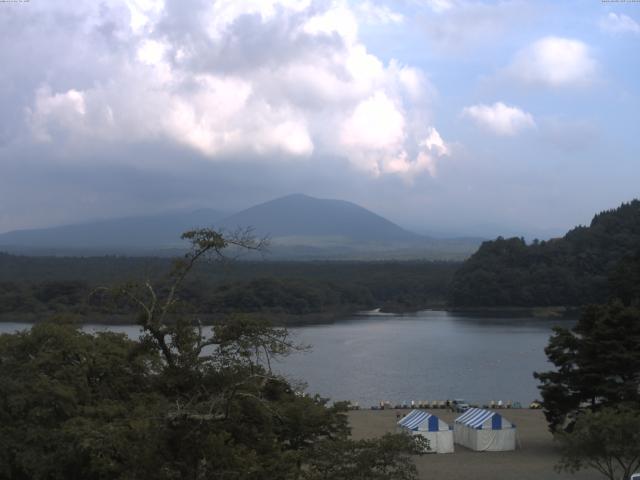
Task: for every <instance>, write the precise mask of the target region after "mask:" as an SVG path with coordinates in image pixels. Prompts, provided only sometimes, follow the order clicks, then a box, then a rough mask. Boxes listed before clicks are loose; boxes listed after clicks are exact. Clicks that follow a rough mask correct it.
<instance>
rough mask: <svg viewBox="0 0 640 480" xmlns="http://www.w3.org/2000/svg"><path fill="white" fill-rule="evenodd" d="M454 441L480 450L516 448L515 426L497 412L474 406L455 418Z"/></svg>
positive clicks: (494, 450)
mask: <svg viewBox="0 0 640 480" xmlns="http://www.w3.org/2000/svg"><path fill="white" fill-rule="evenodd" d="M453 436H454V441H455V443H457V444H459V445H462V446H464V447H467V448H470V449H471V450H476V451H481V452H502V451H506V450H515V449H516V441H517V440H516V428H515V426H514V425H513V424H512V423H511V422H509V421H508V420H507V419H505V418H504V417H502V415H500V414H499V413H497V412H492V411H489V410H482V409H479V408H474V409H470V410H468V411H467V412H466V413H464V414H462V415H461V416H460V417H458V418H457V419H456V420H455V424H454V433H453Z"/></svg>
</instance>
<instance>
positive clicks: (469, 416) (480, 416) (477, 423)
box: [456, 408, 512, 430]
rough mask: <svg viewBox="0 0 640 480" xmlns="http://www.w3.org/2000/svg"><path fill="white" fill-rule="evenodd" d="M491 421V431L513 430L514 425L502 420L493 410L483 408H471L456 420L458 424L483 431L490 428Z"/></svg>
mask: <svg viewBox="0 0 640 480" xmlns="http://www.w3.org/2000/svg"><path fill="white" fill-rule="evenodd" d="M489 419H491V429H492V430H502V429H503V428H511V427H512V425H511V424H510V423H509V422H508V421H506V420H504V419H503V418H502V415H500V414H499V413H497V412H492V411H491V410H483V409H482V408H470V409H469V410H467V411H466V412H464V413H463V414H462V415H460V416H459V417H458V418H456V423H458V424H462V425H465V426H467V427H471V428H478V429H481V428H483V427H485V426H486V427H487V428H489V423H488V422H487V421H488V420H489Z"/></svg>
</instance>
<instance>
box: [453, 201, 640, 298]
mask: <svg viewBox="0 0 640 480" xmlns="http://www.w3.org/2000/svg"><path fill="white" fill-rule="evenodd" d="M639 253H640V200H633V201H631V202H629V203H623V204H622V205H621V206H620V207H618V208H616V209H613V210H607V211H604V212H601V213H599V214H597V215H595V216H594V217H593V220H592V221H591V223H590V225H589V226H579V227H576V228H574V229H572V230H571V231H569V232H568V233H567V234H566V235H565V236H564V237H562V238H556V239H552V240H549V241H546V242H545V241H542V242H536V241H534V242H533V243H531V244H527V243H526V242H525V241H524V240H523V239H522V238H509V239H505V238H502V237H498V238H497V239H496V240H494V241H491V242H484V243H483V244H482V245H481V246H480V248H479V249H478V251H477V252H476V253H474V254H473V255H472V256H471V257H470V258H469V259H468V260H467V261H466V262H465V263H464V264H463V266H462V267H461V268H460V270H458V271H457V272H456V274H455V276H454V280H453V282H452V284H451V291H450V303H451V304H453V305H454V306H459V307H475V306H522V307H534V306H559V305H564V306H581V305H586V304H589V303H602V302H605V301H606V299H607V298H608V297H609V296H610V294H611V293H612V292H611V291H610V290H611V288H612V285H613V284H612V280H613V279H615V278H616V276H619V275H618V273H617V272H619V271H621V270H622V269H624V268H625V267H627V266H628V265H629V264H630V263H629V262H631V261H632V259H633V258H637V255H638V254H639Z"/></svg>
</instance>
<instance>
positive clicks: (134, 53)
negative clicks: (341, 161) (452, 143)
mask: <svg viewBox="0 0 640 480" xmlns="http://www.w3.org/2000/svg"><path fill="white" fill-rule="evenodd" d="M187 3H188V4H185V2H184V1H183V2H176V1H175V0H166V1H165V2H162V1H157V0H127V1H126V2H125V4H124V6H125V7H126V8H125V9H124V10H122V8H119V9H115V10H109V9H108V8H106V7H105V8H104V9H103V10H99V9H98V10H95V11H94V12H93V17H92V18H93V20H92V21H91V22H90V23H89V24H87V25H85V29H86V31H87V33H86V34H85V36H86V38H85V40H86V42H90V41H91V39H93V36H94V35H96V33H95V32H96V31H98V30H99V31H103V30H104V28H103V27H104V21H103V20H104V19H103V18H102V17H101V16H100V15H106V14H109V22H110V25H111V27H110V30H111V31H116V32H118V38H119V39H120V40H119V41H120V42H121V43H122V44H123V45H125V46H126V48H122V49H121V50H117V49H112V52H113V53H111V54H110V55H108V56H105V57H104V58H103V59H102V60H103V62H104V63H105V65H104V66H103V69H104V70H103V71H102V72H101V73H102V75H100V76H98V77H97V78H95V79H94V80H93V81H91V82H83V83H77V82H75V81H74V76H68V77H65V78H63V79H60V81H56V82H53V81H51V80H50V79H49V78H47V77H46V76H43V77H42V78H41V79H40V82H39V84H38V85H37V88H36V89H35V91H34V92H33V96H32V99H31V101H30V103H29V104H28V105H26V106H25V109H24V111H25V118H26V125H27V126H28V128H29V129H30V132H31V135H32V138H33V139H34V140H35V141H37V142H49V143H52V144H56V145H59V146H60V147H61V148H62V149H64V150H65V151H71V150H73V151H74V152H76V156H78V157H79V156H82V158H87V157H90V155H88V153H90V151H91V150H92V149H95V148H101V145H105V144H109V143H114V142H117V143H121V144H134V143H137V142H155V141H160V140H161V141H167V140H170V141H172V142H175V143H176V144H178V145H183V146H185V147H188V148H191V149H193V150H194V151H197V152H199V153H200V154H201V155H203V156H204V157H205V158H207V159H209V160H210V161H221V160H223V161H229V160H230V159H231V158H235V159H236V161H241V159H243V158H252V159H259V160H261V161H264V162H278V161H280V162H282V161H285V162H289V161H311V160H313V159H314V158H316V156H318V155H332V156H337V157H343V158H345V159H346V161H347V162H348V163H349V164H350V165H351V166H352V167H353V168H355V169H358V170H362V171H366V172H369V173H371V174H372V175H383V174H395V173H399V172H404V173H406V172H414V173H415V174H418V173H419V172H421V171H426V172H434V171H435V167H434V166H433V165H435V163H436V161H437V159H438V158H440V157H443V155H434V154H431V153H429V152H428V149H426V150H425V147H424V146H423V142H424V138H426V137H427V136H428V135H429V132H432V131H435V129H433V125H432V120H431V118H430V117H431V115H430V104H429V101H430V98H431V97H432V95H433V87H432V86H431V85H430V83H429V81H428V79H427V77H426V76H425V75H424V73H423V72H421V71H420V70H418V69H416V68H414V67H411V66H407V65H402V64H400V63H398V62H397V61H395V60H390V61H388V62H386V63H385V62H383V61H382V60H381V59H379V58H378V57H376V56H375V55H373V54H372V53H371V52H369V51H368V50H367V48H366V47H365V45H364V44H363V43H362V42H361V41H360V40H359V36H358V30H359V22H361V21H375V22H381V23H385V22H395V23H397V22H400V21H401V20H402V16H401V15H399V14H397V13H395V12H393V11H392V10H390V9H389V8H388V7H383V6H377V5H375V4H373V3H371V2H368V1H365V2H361V3H359V4H357V5H356V7H350V5H349V4H348V3H347V2H346V1H342V0H335V1H312V0H261V1H247V2H237V1H235V0H217V1H215V2H201V1H197V0H193V1H189V2H187ZM120 7H122V5H120ZM114 8H115V7H114ZM100 12H102V13H100ZM114 12H115V13H114ZM54 13H56V11H55V8H53V9H52V10H51V12H49V15H53V14H54ZM363 19H364V20H363ZM34 20H35V19H34ZM61 35H62V33H61ZM41 41H44V40H41ZM110 41H114V40H113V39H111V40H110ZM91 53H92V52H91V50H90V49H87V51H86V52H80V53H79V54H78V55H77V56H76V57H75V58H74V62H76V63H78V64H82V62H83V61H84V58H85V57H88V56H89V55H91ZM56 60H57V61H59V62H60V61H62V59H61V58H59V57H58V58H57V59H56ZM53 61H54V62H55V60H53ZM49 68H50V69H51V70H55V69H56V65H50V66H49ZM78 152H81V153H82V155H80V154H78ZM363 152H366V154H365V153H363ZM427 154H429V155H431V156H430V158H431V160H430V161H431V163H432V164H433V165H432V166H430V167H427V166H426V163H425V161H424V158H423V157H421V156H420V155H423V156H424V155H427Z"/></svg>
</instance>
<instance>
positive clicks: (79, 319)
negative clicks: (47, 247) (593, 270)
mask: <svg viewBox="0 0 640 480" xmlns="http://www.w3.org/2000/svg"><path fill="white" fill-rule="evenodd" d="M423 311H445V312H450V313H452V314H455V315H457V316H470V317H480V318H482V317H493V318H495V317H497V318H540V319H575V318H577V317H578V316H579V315H580V312H581V308H579V307H562V306H558V307H531V308H525V307H464V308H459V307H447V306H444V305H440V304H435V305H431V306H428V307H423V308H419V309H416V308H411V309H410V308H394V309H388V308H386V307H380V308H375V309H371V310H354V309H345V310H339V311H331V312H319V313H308V314H304V315H294V314H288V313H272V312H265V313H260V312H251V313H239V314H238V315H240V316H243V317H248V318H253V319H263V320H268V321H270V322H271V323H272V324H273V325H276V326H288V327H301V326H305V325H329V324H333V323H340V322H341V321H343V320H346V319H352V318H353V317H357V316H381V317H389V318H392V317H394V316H402V315H411V314H416V313H418V312H423ZM190 316H191V317H192V318H193V321H194V324H195V323H197V322H198V321H200V323H201V324H202V325H216V324H218V323H220V322H222V321H224V319H226V318H229V317H230V316H233V314H223V313H220V314H202V315H190ZM56 317H59V318H63V317H64V318H65V320H67V321H71V322H73V323H78V324H82V325H84V324H98V325H136V324H137V322H136V320H135V316H134V315H130V314H104V313H90V314H86V315H79V314H68V315H64V316H61V315H60V314H54V313H50V312H42V313H31V312H29V313H22V312H17V313H4V314H1V315H0V323H25V324H34V323H40V322H43V321H47V320H51V319H55V318H56Z"/></svg>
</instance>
